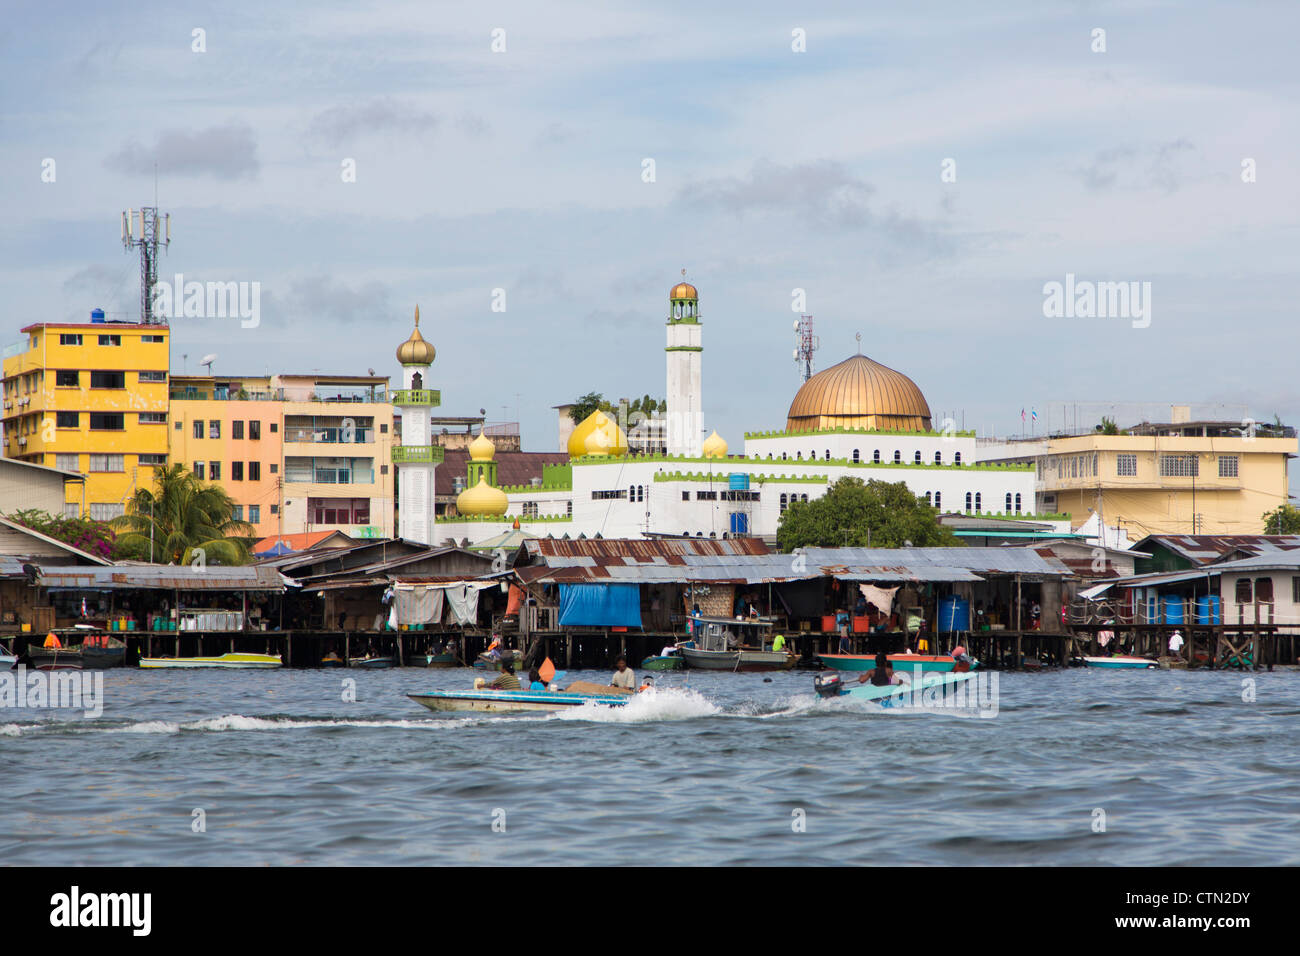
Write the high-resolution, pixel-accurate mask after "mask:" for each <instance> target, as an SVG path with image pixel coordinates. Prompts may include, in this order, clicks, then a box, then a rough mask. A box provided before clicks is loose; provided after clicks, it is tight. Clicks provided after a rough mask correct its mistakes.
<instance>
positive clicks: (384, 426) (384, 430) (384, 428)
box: [379, 422, 388, 435]
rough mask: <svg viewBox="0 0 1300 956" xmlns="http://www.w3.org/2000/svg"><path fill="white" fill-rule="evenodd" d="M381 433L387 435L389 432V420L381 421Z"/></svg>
mask: <svg viewBox="0 0 1300 956" xmlns="http://www.w3.org/2000/svg"><path fill="white" fill-rule="evenodd" d="M379 434H381V435H387V434H388V423H387V422H381V423H380V425H379Z"/></svg>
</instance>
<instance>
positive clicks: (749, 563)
mask: <svg viewBox="0 0 1300 956" xmlns="http://www.w3.org/2000/svg"><path fill="white" fill-rule="evenodd" d="M516 571H517V573H518V574H519V577H520V579H521V580H523V581H524V582H525V583H527V584H581V583H603V584H687V583H692V582H710V583H713V584H777V583H780V582H782V581H804V580H809V579H811V578H819V577H821V576H822V575H821V572H820V571H818V570H817V569H815V568H814V569H811V570H809V569H807V568H801V567H800V566H799V565H798V564H797V563H796V562H795V556H794V555H791V554H749V555H719V554H681V555H673V556H670V557H663V556H661V555H655V556H652V557H651V558H649V559H648V560H643V561H638V560H637V559H635V558H632V557H623V558H617V557H613V558H606V559H604V560H599V561H598V560H596V559H594V558H592V557H590V556H581V555H577V556H573V557H553V558H550V559H548V560H547V562H546V563H545V564H542V565H533V566H529V567H522V568H517V569H516Z"/></svg>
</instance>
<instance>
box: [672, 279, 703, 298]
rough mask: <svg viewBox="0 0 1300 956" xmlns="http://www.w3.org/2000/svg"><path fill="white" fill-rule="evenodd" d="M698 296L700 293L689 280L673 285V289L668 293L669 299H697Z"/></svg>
mask: <svg viewBox="0 0 1300 956" xmlns="http://www.w3.org/2000/svg"><path fill="white" fill-rule="evenodd" d="M699 297H700V293H699V292H697V291H696V289H695V286H693V285H691V284H690V283H689V282H679V283H677V284H676V285H675V286H673V290H672V291H671V292H669V293H668V298H670V299H698V298H699Z"/></svg>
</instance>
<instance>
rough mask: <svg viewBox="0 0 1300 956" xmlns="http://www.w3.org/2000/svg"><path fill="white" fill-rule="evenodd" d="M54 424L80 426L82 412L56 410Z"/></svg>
mask: <svg viewBox="0 0 1300 956" xmlns="http://www.w3.org/2000/svg"><path fill="white" fill-rule="evenodd" d="M54 424H56V425H57V426H58V427H59V428H80V427H81V413H80V412H55V413H54Z"/></svg>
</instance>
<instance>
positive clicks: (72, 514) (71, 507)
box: [63, 501, 81, 518]
mask: <svg viewBox="0 0 1300 956" xmlns="http://www.w3.org/2000/svg"><path fill="white" fill-rule="evenodd" d="M63 517H65V518H80V517H81V505H79V504H77V503H76V502H75V501H65V502H64V503H63Z"/></svg>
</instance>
